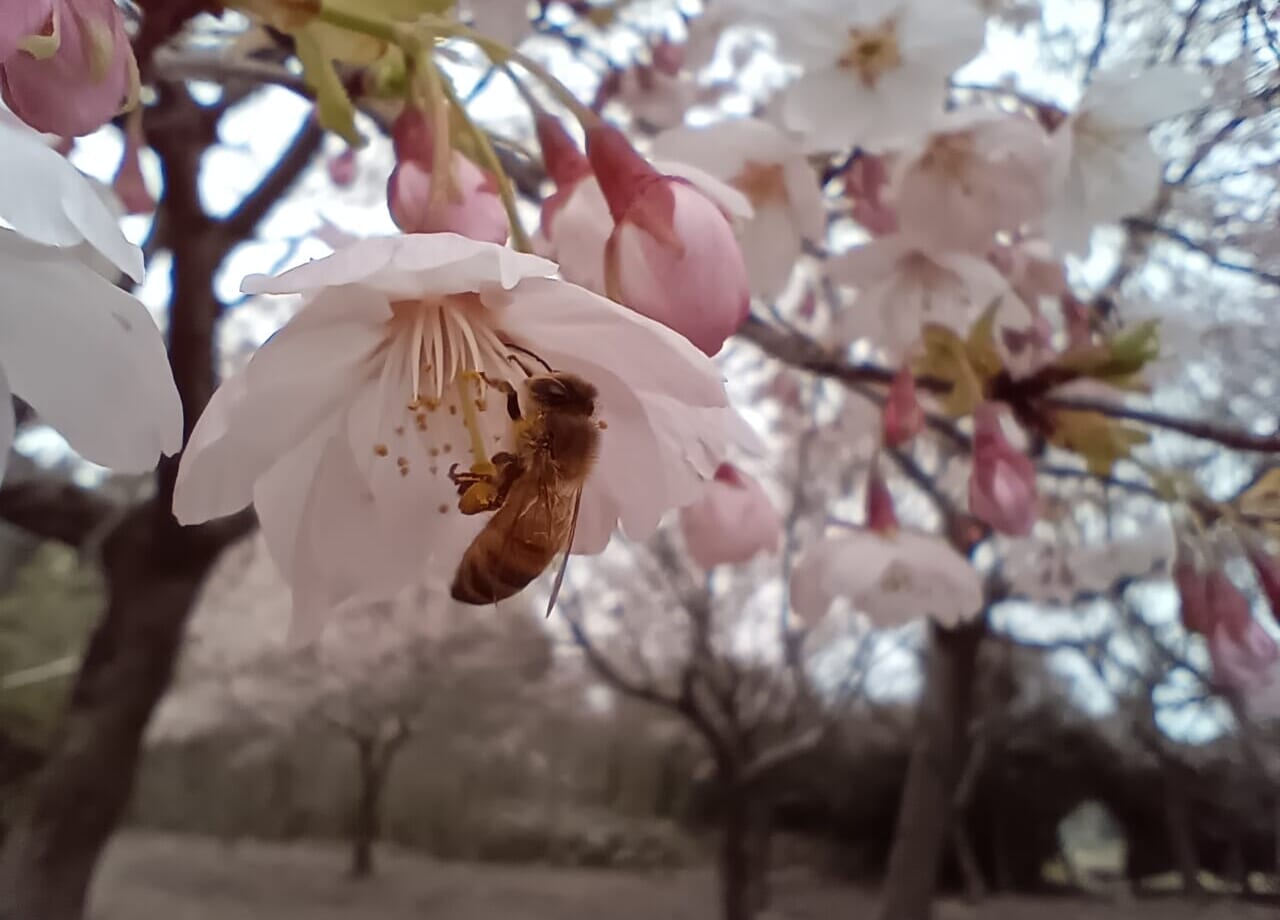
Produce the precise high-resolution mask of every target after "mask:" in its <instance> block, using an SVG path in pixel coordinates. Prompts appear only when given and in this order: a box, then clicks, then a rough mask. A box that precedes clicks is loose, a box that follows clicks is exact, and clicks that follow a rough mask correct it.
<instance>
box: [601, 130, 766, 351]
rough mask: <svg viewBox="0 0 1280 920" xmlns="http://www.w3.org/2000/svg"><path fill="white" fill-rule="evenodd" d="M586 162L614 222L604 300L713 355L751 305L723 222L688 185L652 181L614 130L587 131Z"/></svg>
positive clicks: (738, 254)
mask: <svg viewBox="0 0 1280 920" xmlns="http://www.w3.org/2000/svg"><path fill="white" fill-rule="evenodd" d="M587 156H588V158H589V159H590V161H591V166H592V169H593V170H594V171H595V174H596V179H597V180H598V182H599V184H600V190H601V192H602V193H603V194H604V198H605V201H606V202H607V203H608V205H609V212H610V214H611V215H612V217H613V221H614V229H613V233H612V235H611V236H610V237H609V240H608V243H607V244H606V246H605V279H606V282H605V283H606V291H607V293H608V294H609V295H610V296H611V297H613V299H615V300H617V301H618V302H620V303H623V304H625V305H626V306H628V307H630V308H632V309H633V310H635V311H636V312H638V313H642V314H644V315H645V316H648V317H649V318H650V319H654V320H657V321H658V322H660V323H663V324H664V325H666V326H669V327H670V328H672V329H674V330H676V331H677V332H679V333H681V334H682V335H684V336H685V338H687V339H689V341H691V342H692V343H693V344H694V345H696V346H697V347H698V348H700V349H702V350H703V351H704V352H706V353H707V354H708V355H714V354H715V353H716V352H718V351H719V350H720V348H721V347H722V346H723V345H724V340H725V339H726V338H728V337H729V336H730V335H732V334H733V333H734V332H736V331H737V330H738V327H739V326H741V325H742V323H743V322H744V321H745V320H746V318H747V310H748V307H749V305H750V300H751V295H750V292H749V290H748V286H747V269H746V265H745V264H744V263H743V259H742V250H741V249H740V248H739V247H738V241H737V239H736V238H735V236H734V231H733V226H732V224H730V222H729V219H728V218H727V217H726V216H725V214H724V212H723V211H721V210H720V208H719V206H718V205H716V204H715V202H713V201H712V200H711V199H710V198H708V197H707V196H706V195H704V194H703V193H702V192H700V191H698V190H697V189H696V188H694V187H693V186H692V185H691V184H690V183H689V182H687V181H685V180H683V179H677V178H675V177H673V176H668V175H663V174H662V173H659V172H658V171H657V170H656V169H654V168H653V166H652V165H651V164H650V163H649V162H648V161H647V160H645V159H644V157H642V156H640V154H638V153H637V152H636V151H635V149H634V148H633V147H632V146H631V144H630V142H629V141H628V140H627V139H626V137H625V136H623V134H622V133H621V132H620V131H618V130H617V129H615V128H612V127H609V126H607V125H604V124H598V125H595V126H593V127H591V128H590V129H589V130H588V131H587Z"/></svg>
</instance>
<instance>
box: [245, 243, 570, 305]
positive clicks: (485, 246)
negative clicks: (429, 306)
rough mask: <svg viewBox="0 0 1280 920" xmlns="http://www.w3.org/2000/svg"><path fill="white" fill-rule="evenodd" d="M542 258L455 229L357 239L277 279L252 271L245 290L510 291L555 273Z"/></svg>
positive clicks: (396, 295) (402, 294) (415, 294)
mask: <svg viewBox="0 0 1280 920" xmlns="http://www.w3.org/2000/svg"><path fill="white" fill-rule="evenodd" d="M555 271H556V265H555V263H554V262H548V261H547V260H546V259H542V258H539V257H538V256H533V255H528V254H527V253H522V252H516V251H514V250H512V249H508V248H506V247H505V246H499V245H497V244H495V243H486V242H482V241H480V240H473V239H468V238H467V237H464V236H459V235H458V234H456V233H411V234H407V235H405V236H395V237H374V238H369V239H363V240H359V241H357V242H354V243H352V244H351V245H350V246H347V247H344V248H343V249H339V250H337V251H336V252H334V253H333V254H332V255H329V256H325V257H324V258H322V259H316V260H314V261H312V262H308V263H307V264H305V265H299V266H297V267H296V268H291V269H289V270H288V271H286V272H283V273H282V274H280V275H276V276H275V277H270V276H267V275H250V276H249V277H247V278H245V279H244V282H243V283H242V284H241V286H240V289H241V290H242V291H244V292H245V293H247V294H296V293H301V292H303V291H309V290H313V289H316V288H326V287H335V286H338V285H347V284H359V285H362V286H364V287H368V288H370V289H372V290H375V291H379V292H381V293H383V294H385V295H386V296H387V297H389V298H391V299H392V300H397V299H410V298H413V299H416V298H419V297H422V296H423V295H424V294H432V293H456V292H463V291H479V290H481V289H483V288H486V287H490V286H501V287H503V288H507V289H510V288H512V287H514V286H515V285H516V283H517V282H518V281H520V279H522V278H532V277H546V276H549V275H553V274H555Z"/></svg>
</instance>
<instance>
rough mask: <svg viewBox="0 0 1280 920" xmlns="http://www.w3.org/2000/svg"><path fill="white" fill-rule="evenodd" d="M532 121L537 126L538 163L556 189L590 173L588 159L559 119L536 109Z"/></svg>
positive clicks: (571, 183) (567, 185)
mask: <svg viewBox="0 0 1280 920" xmlns="http://www.w3.org/2000/svg"><path fill="white" fill-rule="evenodd" d="M533 122H534V126H535V127H536V128H537V130H538V144H539V146H541V147H542V163H543V165H544V166H545V167H546V169H547V175H548V176H550V177H551V181H552V182H554V183H555V184H556V187H557V188H558V189H562V190H563V189H566V188H569V187H570V186H573V185H574V184H576V183H577V181H578V180H579V179H581V178H582V177H583V176H589V175H591V163H590V161H589V160H588V159H587V158H586V156H585V155H584V154H583V153H582V151H581V150H579V149H578V145H577V144H576V143H575V142H574V140H573V138H572V137H570V136H569V132H568V131H566V130H565V129H564V125H563V124H561V123H560V119H558V118H556V117H555V116H554V115H549V114H547V113H546V112H538V113H537V115H535V116H534V119H533Z"/></svg>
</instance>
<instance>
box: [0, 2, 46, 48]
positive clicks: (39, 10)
mask: <svg viewBox="0 0 1280 920" xmlns="http://www.w3.org/2000/svg"><path fill="white" fill-rule="evenodd" d="M52 14H53V0H3V2H0V64H3V63H4V62H5V61H7V60H8V59H9V58H10V57H11V56H12V55H14V54H15V53H17V51H18V49H19V47H20V46H21V45H22V44H23V43H24V42H25V41H26V40H27V39H29V38H31V37H32V36H40V35H44V34H48V33H49V32H50V31H51V29H52V26H51V24H50V22H49V17H50V16H51V15H52Z"/></svg>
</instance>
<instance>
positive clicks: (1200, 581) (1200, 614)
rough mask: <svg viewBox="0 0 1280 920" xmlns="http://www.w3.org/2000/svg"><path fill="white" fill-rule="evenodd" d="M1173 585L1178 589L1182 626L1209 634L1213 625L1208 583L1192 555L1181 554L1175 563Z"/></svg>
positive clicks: (1191, 630)
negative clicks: (1183, 555) (1184, 555)
mask: <svg viewBox="0 0 1280 920" xmlns="http://www.w3.org/2000/svg"><path fill="white" fill-rule="evenodd" d="M1173 585H1174V587H1175V588H1176V589H1177V591H1178V602H1179V616H1180V617H1181V618H1182V627H1183V628H1184V629H1185V630H1186V631H1187V632H1191V633H1200V634H1201V635H1207V634H1208V633H1209V631H1210V630H1211V628H1212V626H1213V620H1212V618H1211V616H1210V614H1209V589H1208V584H1207V581H1206V579H1205V577H1204V575H1203V574H1201V572H1200V570H1199V569H1198V568H1197V567H1196V564H1195V562H1194V561H1192V560H1191V558H1190V557H1182V556H1180V558H1179V559H1178V561H1177V562H1175V563H1174V565H1173Z"/></svg>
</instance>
